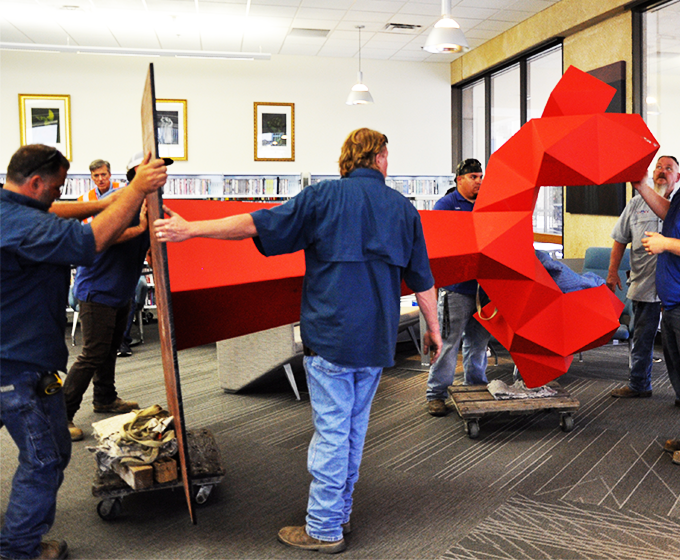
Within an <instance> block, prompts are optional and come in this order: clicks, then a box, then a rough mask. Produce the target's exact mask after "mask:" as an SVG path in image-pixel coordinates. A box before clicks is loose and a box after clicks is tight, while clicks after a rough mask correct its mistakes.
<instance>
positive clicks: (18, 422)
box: [0, 371, 71, 558]
mask: <svg viewBox="0 0 680 560" xmlns="http://www.w3.org/2000/svg"><path fill="white" fill-rule="evenodd" d="M40 377H41V374H40V373H38V372H34V371H27V372H23V373H21V374H19V375H7V374H3V375H2V381H1V383H0V385H2V390H1V391H0V420H1V421H2V423H3V424H4V425H5V427H6V428H7V431H8V432H9V434H10V436H11V437H12V439H13V440H14V443H15V444H16V446H17V447H18V448H19V466H18V467H17V470H16V472H15V473H14V479H13V480H12V491H11V493H10V496H9V503H8V505H7V512H6V513H5V523H4V525H3V527H2V531H0V555H2V556H3V557H7V558H36V557H38V556H39V555H40V552H41V549H40V542H41V540H42V537H43V535H45V534H46V533H47V532H48V531H49V530H50V528H51V527H52V524H53V523H54V516H55V513H56V508H57V491H58V490H59V486H60V485H61V482H62V480H63V479H64V469H65V468H66V465H68V462H69V459H70V458H71V436H70V434H69V431H68V426H67V423H66V407H65V405H64V395H63V393H62V392H61V391H60V392H59V393H57V394H55V395H51V396H46V395H45V396H39V395H38V394H37V392H36V385H37V383H38V381H39V380H40Z"/></svg>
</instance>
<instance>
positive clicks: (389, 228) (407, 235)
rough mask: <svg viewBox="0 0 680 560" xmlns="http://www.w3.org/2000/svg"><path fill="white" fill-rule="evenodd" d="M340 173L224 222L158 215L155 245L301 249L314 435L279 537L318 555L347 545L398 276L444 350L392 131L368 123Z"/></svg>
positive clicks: (353, 140)
mask: <svg viewBox="0 0 680 560" xmlns="http://www.w3.org/2000/svg"><path fill="white" fill-rule="evenodd" d="M340 175H341V176H342V177H343V178H342V179H340V180H337V181H324V182H323V183H319V184H317V185H312V186H310V187H307V188H305V189H304V190H303V191H302V192H301V193H300V194H299V195H297V196H296V197H295V198H293V199H291V200H289V201H288V202H286V203H285V204H282V205H281V206H278V207H274V208H271V209H267V210H258V211H256V212H253V213H252V214H241V215H238V216H231V217H228V218H224V219H221V220H206V221H199V222H186V221H185V220H183V219H182V218H181V217H180V216H179V215H177V214H175V213H173V212H172V211H170V210H167V212H168V214H169V216H170V218H168V219H164V220H157V221H156V222H155V223H154V226H155V231H156V236H157V238H158V240H159V241H184V240H185V239H189V238H191V237H210V238H216V239H233V240H236V239H246V238H250V237H254V238H255V244H256V246H257V248H258V249H259V250H260V252H261V253H262V254H264V255H266V256H272V255H279V254H283V253H293V252H296V251H300V250H304V252H305V264H306V272H305V278H304V284H303V294H302V306H301V311H300V329H301V335H302V340H303V343H304V345H305V358H304V365H305V370H306V373H307V384H308V387H309V396H310V401H311V405H312V419H313V422H314V428H315V433H314V436H313V438H312V441H311V443H310V446H309V456H308V468H309V471H310V473H311V474H312V477H313V480H312V483H311V486H310V491H309V501H308V505H307V518H306V522H307V523H306V525H303V526H299V527H284V528H283V529H281V531H279V535H278V538H279V540H280V541H281V542H282V543H284V544H286V545H289V546H292V547H295V548H302V549H307V550H318V551H322V552H329V553H332V552H340V551H342V550H344V549H345V540H344V538H343V533H344V532H348V531H349V517H350V513H351V510H352V492H353V490H354V484H355V483H356V481H357V479H358V478H359V464H360V462H361V454H362V451H363V445H364V439H365V436H366V430H367V427H368V417H369V413H370V408H371V402H372V400H373V396H374V395H375V392H376V389H377V386H378V381H379V379H380V374H381V372H382V369H383V368H384V367H388V366H391V365H393V364H394V349H395V344H396V337H397V330H398V325H399V311H400V309H399V298H400V294H401V281H402V280H404V281H405V282H406V285H407V286H408V287H409V288H410V289H412V290H413V291H414V292H416V299H417V300H418V303H419V305H420V309H421V311H422V312H423V315H424V316H425V320H426V323H427V331H426V332H425V335H424V341H425V346H429V347H430V348H431V350H432V351H433V358H432V359H433V361H436V359H437V357H438V356H439V351H440V347H441V337H440V335H439V326H438V323H437V319H436V313H435V309H436V300H435V292H434V279H433V277H432V273H431V272H430V265H429V259H428V256H427V249H426V247H425V238H424V236H423V232H422V226H421V223H420V216H419V214H418V212H417V211H416V210H415V208H414V207H413V205H412V204H411V203H410V202H409V201H408V200H407V199H406V198H405V197H403V196H402V195H401V194H399V193H398V192H397V191H395V190H393V189H390V188H389V187H387V185H385V176H386V175H387V137H386V136H385V135H384V134H381V133H379V132H376V131H373V130H369V129H366V128H362V129H359V130H355V131H354V132H352V133H351V134H350V135H349V137H348V138H347V140H345V143H344V145H343V147H342V152H341V155H340Z"/></svg>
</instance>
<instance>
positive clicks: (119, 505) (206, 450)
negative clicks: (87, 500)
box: [92, 429, 225, 521]
mask: <svg viewBox="0 0 680 560" xmlns="http://www.w3.org/2000/svg"><path fill="white" fill-rule="evenodd" d="M187 442H188V447H189V466H190V468H191V481H192V494H193V496H194V499H195V500H196V503H197V504H199V505H201V504H204V503H205V502H206V501H207V499H208V497H209V496H210V493H211V492H212V489H213V488H214V487H215V486H216V485H217V484H219V483H220V482H221V481H222V477H223V476H224V472H225V471H224V468H223V467H222V459H221V457H220V452H219V449H218V448H217V445H216V443H215V438H214V436H213V435H212V433H211V432H210V431H209V430H205V429H204V430H197V431H192V430H188V431H187ZM182 486H183V482H182V475H181V473H178V478H177V479H176V480H173V481H171V482H164V483H154V484H153V485H152V486H149V487H148V488H143V489H140V490H135V489H133V488H132V487H131V486H129V485H128V484H127V483H126V482H125V481H124V480H123V479H122V478H120V477H119V476H118V475H117V474H115V473H112V472H105V473H102V472H100V471H99V469H97V472H96V473H95V477H94V484H93V485H92V495H93V496H95V497H96V498H100V499H101V501H100V502H99V503H98V504H97V513H98V514H99V517H101V518H102V519H104V520H105V521H110V520H112V519H115V518H116V517H118V516H119V515H120V514H121V512H122V511H123V498H124V497H125V496H128V495H130V494H135V493H139V492H149V491H153V490H163V489H166V488H181V487H182Z"/></svg>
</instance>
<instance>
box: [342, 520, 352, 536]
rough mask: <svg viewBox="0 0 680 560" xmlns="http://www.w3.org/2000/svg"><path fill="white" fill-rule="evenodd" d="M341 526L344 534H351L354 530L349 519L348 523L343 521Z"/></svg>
mask: <svg viewBox="0 0 680 560" xmlns="http://www.w3.org/2000/svg"><path fill="white" fill-rule="evenodd" d="M341 527H342V534H343V535H349V534H350V533H351V532H352V524H351V522H349V521H348V522H347V523H343V524H342V525H341Z"/></svg>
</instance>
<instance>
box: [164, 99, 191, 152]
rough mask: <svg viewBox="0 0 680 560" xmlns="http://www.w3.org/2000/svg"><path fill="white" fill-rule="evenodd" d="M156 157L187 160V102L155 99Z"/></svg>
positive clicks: (184, 100)
mask: <svg viewBox="0 0 680 560" xmlns="http://www.w3.org/2000/svg"><path fill="white" fill-rule="evenodd" d="M156 128H157V129H158V152H159V153H158V157H168V158H172V159H174V160H176V161H184V160H187V159H188V158H189V156H188V153H189V152H188V149H187V100H186V99H156Z"/></svg>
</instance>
